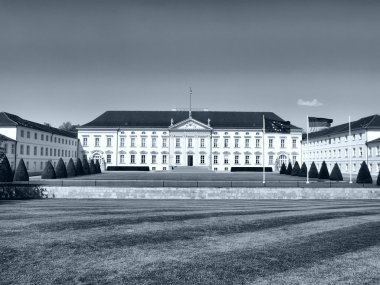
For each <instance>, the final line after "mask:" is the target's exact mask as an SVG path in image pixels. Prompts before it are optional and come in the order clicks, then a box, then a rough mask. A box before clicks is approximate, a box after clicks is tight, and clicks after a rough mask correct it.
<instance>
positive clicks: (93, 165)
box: [90, 159, 97, 174]
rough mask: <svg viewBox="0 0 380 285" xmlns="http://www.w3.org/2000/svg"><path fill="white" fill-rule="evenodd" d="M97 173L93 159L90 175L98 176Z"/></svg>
mask: <svg viewBox="0 0 380 285" xmlns="http://www.w3.org/2000/svg"><path fill="white" fill-rule="evenodd" d="M96 173H97V171H96V166H95V163H94V160H93V159H91V160H90V174H96Z"/></svg>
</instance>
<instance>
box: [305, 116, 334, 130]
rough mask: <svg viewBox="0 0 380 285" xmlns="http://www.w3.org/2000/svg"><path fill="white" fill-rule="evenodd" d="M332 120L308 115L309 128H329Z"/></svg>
mask: <svg viewBox="0 0 380 285" xmlns="http://www.w3.org/2000/svg"><path fill="white" fill-rule="evenodd" d="M332 122H333V120H332V119H327V118H316V117H309V128H320V127H327V128H329V127H330V126H331V123H332Z"/></svg>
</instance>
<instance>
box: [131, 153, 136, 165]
mask: <svg viewBox="0 0 380 285" xmlns="http://www.w3.org/2000/svg"><path fill="white" fill-rule="evenodd" d="M134 163H136V156H135V155H134V154H131V164H134Z"/></svg>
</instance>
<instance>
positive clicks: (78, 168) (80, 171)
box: [75, 157, 84, 176]
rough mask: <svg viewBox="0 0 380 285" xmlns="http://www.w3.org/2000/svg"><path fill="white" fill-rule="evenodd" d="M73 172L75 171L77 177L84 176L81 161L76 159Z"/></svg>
mask: <svg viewBox="0 0 380 285" xmlns="http://www.w3.org/2000/svg"><path fill="white" fill-rule="evenodd" d="M75 170H76V174H77V176H79V175H84V171H83V165H82V161H81V160H80V158H79V157H78V158H77V161H76V163H75Z"/></svg>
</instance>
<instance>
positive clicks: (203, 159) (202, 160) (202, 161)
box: [201, 155, 205, 164]
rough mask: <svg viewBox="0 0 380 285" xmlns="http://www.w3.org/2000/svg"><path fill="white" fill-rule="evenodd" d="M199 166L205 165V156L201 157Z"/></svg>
mask: <svg viewBox="0 0 380 285" xmlns="http://www.w3.org/2000/svg"><path fill="white" fill-rule="evenodd" d="M201 164H205V156H204V155H201Z"/></svg>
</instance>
